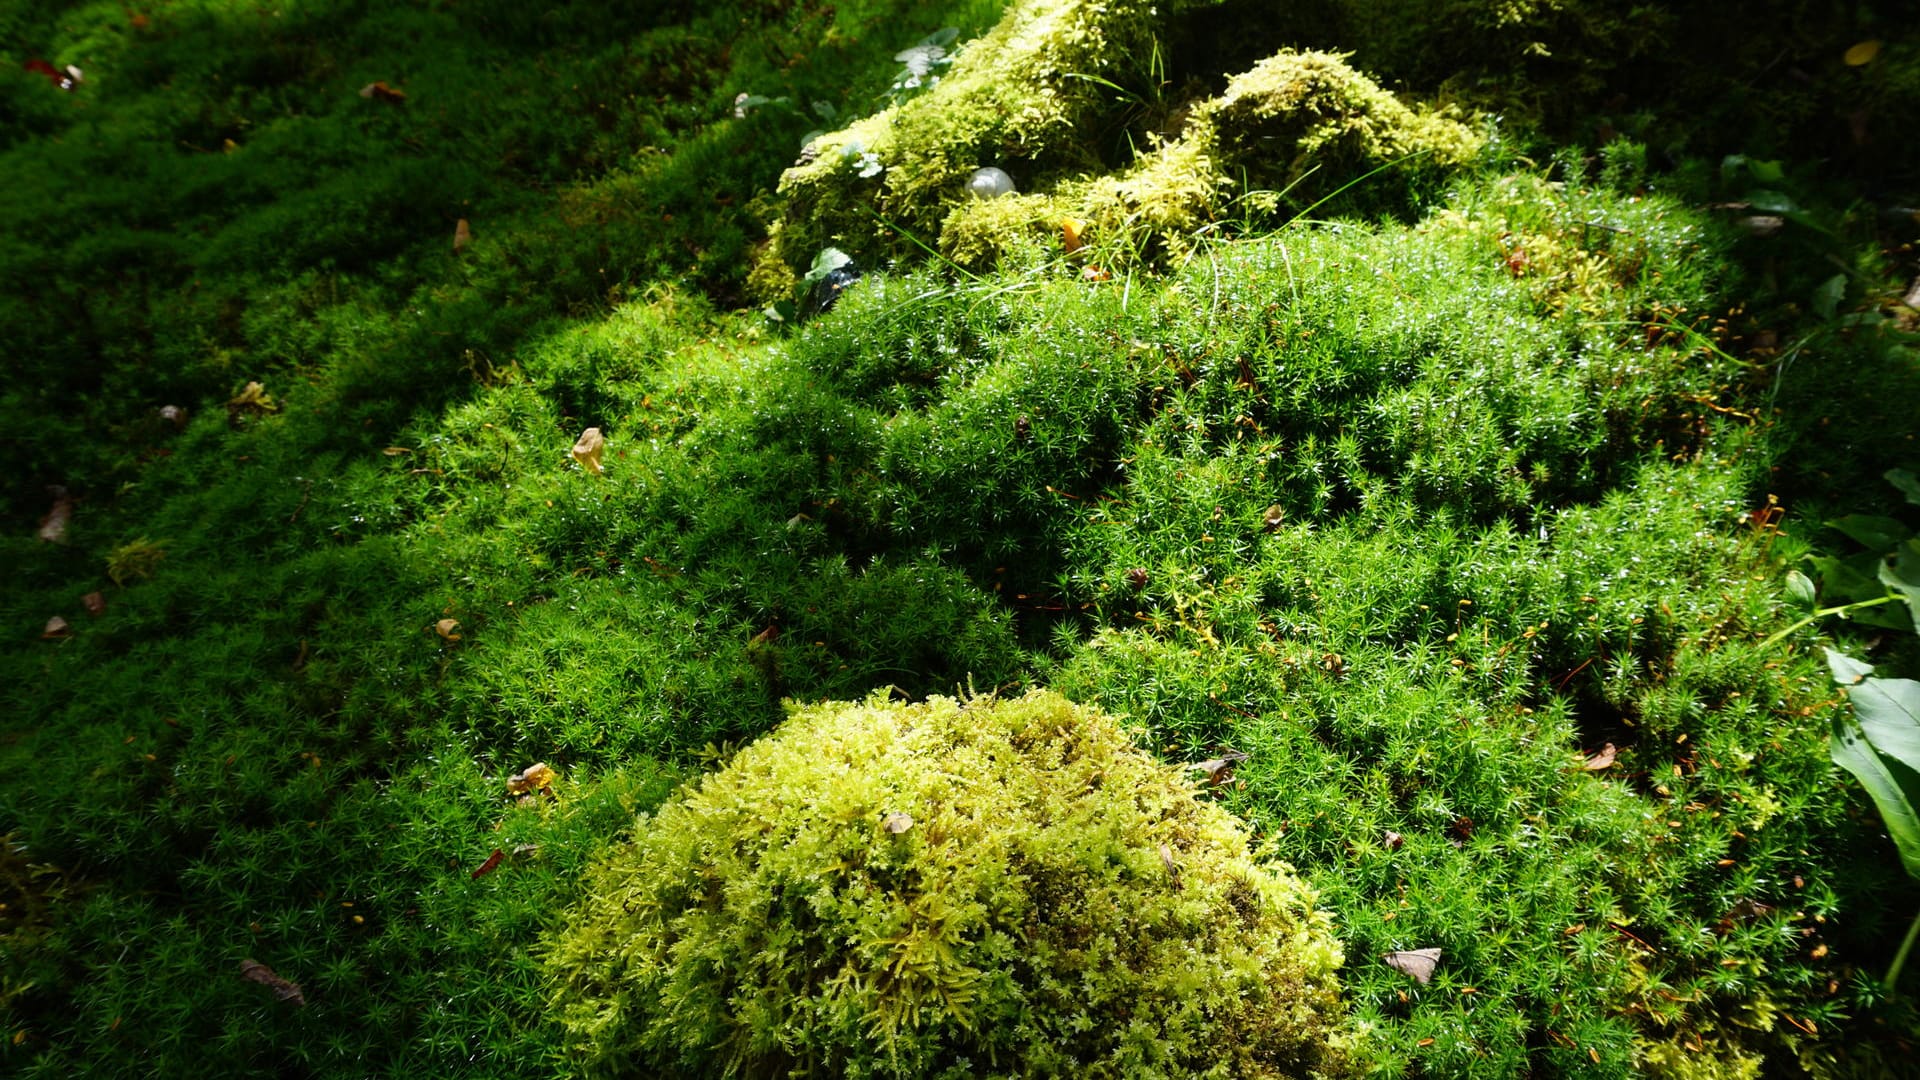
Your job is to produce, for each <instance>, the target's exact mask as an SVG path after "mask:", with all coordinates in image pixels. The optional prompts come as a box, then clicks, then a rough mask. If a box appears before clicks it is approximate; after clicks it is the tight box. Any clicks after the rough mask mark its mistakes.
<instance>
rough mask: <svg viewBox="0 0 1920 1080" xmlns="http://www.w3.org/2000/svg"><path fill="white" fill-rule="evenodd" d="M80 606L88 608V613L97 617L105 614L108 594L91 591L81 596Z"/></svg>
mask: <svg viewBox="0 0 1920 1080" xmlns="http://www.w3.org/2000/svg"><path fill="white" fill-rule="evenodd" d="M80 606H81V607H83V608H86V609H87V614H89V615H93V616H95V617H98V616H101V615H104V614H106V613H107V597H106V594H104V593H99V592H90V593H88V594H87V595H85V596H83V597H81V598H80Z"/></svg>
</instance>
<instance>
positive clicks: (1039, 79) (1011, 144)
mask: <svg viewBox="0 0 1920 1080" xmlns="http://www.w3.org/2000/svg"><path fill="white" fill-rule="evenodd" d="M1162 6H1163V5H1157V4H1149V3H1144V2H1138V0H1111V2H1104V3H1092V2H1089V0H1025V2H1022V3H1018V4H1014V5H1011V6H1010V7H1009V9H1008V11H1007V14H1006V15H1005V17H1003V18H1002V20H1001V22H1000V23H999V24H998V25H997V26H996V27H995V28H994V29H993V30H992V31H991V32H990V33H988V34H987V35H985V36H983V37H981V38H980V39H979V40H977V41H974V42H970V43H968V44H967V45H965V46H963V47H962V48H961V49H960V50H959V54H958V57H957V59H955V61H954V64H953V68H952V71H951V72H950V73H949V74H948V75H947V76H946V77H945V78H944V79H943V80H942V81H940V82H939V84H938V85H936V86H934V87H933V88H932V89H931V90H929V91H928V92H927V93H925V94H924V95H922V96H919V97H915V98H911V99H908V100H905V101H902V102H900V103H898V104H895V105H893V106H890V107H888V108H886V109H884V110H882V111H880V112H878V113H876V114H874V115H873V116H869V117H867V118H865V119H863V120H860V121H857V122H855V123H854V124H852V125H850V126H849V127H847V128H845V129H843V130H841V131H836V132H831V133H828V134H825V135H822V136H820V137H819V138H817V139H815V140H814V141H813V143H812V144H810V145H809V147H808V148H807V151H806V154H805V155H804V160H802V161H801V162H800V163H798V164H796V165H795V166H794V167H793V168H791V169H788V170H787V171H786V172H785V173H784V174H783V175H782V176H781V179H780V188H779V196H780V199H781V210H780V214H779V220H778V221H776V222H775V223H774V226H773V228H772V236H773V240H774V243H773V244H772V245H771V246H770V247H769V248H768V249H767V252H766V255H765V257H764V258H763V260H762V262H763V263H772V264H777V265H774V266H762V267H759V268H757V269H756V282H755V288H756V289H757V290H758V291H759V292H760V293H761V294H762V295H766V296H769V297H772V296H775V295H777V294H779V293H780V292H782V291H783V288H784V287H785V286H786V285H787V283H788V282H789V280H790V278H791V268H794V267H802V266H805V265H807V264H808V263H809V261H810V260H811V259H812V258H813V257H814V255H815V253H816V252H818V251H819V250H821V249H822V248H824V247H826V246H828V245H830V244H831V245H840V246H844V247H847V248H849V249H851V250H854V251H855V252H856V253H857V254H862V255H866V256H872V255H874V254H877V253H878V252H879V251H881V250H884V249H887V248H888V247H889V246H890V245H891V246H893V247H894V248H896V249H898V248H899V245H900V243H901V241H899V240H898V239H897V237H896V236H895V231H896V229H900V228H904V229H906V230H909V231H910V232H912V233H914V234H916V235H917V236H924V237H928V238H930V239H932V241H933V242H934V243H935V244H936V245H937V246H938V248H939V250H940V252H941V253H942V254H943V255H945V256H947V257H948V258H950V259H952V260H953V261H955V262H958V263H960V264H961V265H963V266H969V267H975V268H980V269H985V268H988V267H991V266H992V265H993V263H994V261H995V260H996V259H998V258H1000V257H1001V256H1004V255H1006V254H1009V253H1010V252H1011V251H1012V250H1015V249H1017V248H1019V247H1020V246H1021V245H1022V243H1025V242H1030V241H1033V240H1035V239H1036V238H1044V237H1047V236H1053V237H1055V240H1054V243H1055V244H1057V243H1058V240H1057V237H1058V232H1059V229H1060V227H1061V222H1062V221H1063V220H1064V219H1066V218H1073V219H1076V220H1082V221H1085V222H1088V223H1089V224H1090V225H1091V228H1092V232H1093V235H1094V236H1095V237H1096V238H1097V241H1098V242H1099V243H1100V244H1101V245H1103V246H1104V248H1105V249H1106V250H1105V251H1103V253H1102V254H1101V256H1100V257H1101V260H1102V261H1103V262H1107V263H1110V264H1111V263H1115V262H1121V263H1124V262H1129V261H1132V258H1133V257H1134V256H1136V255H1138V254H1140V253H1141V252H1142V251H1143V250H1149V249H1150V250H1152V251H1155V252H1160V251H1170V252H1172V253H1175V254H1178V253H1180V252H1182V251H1183V250H1184V247H1185V245H1186V243H1187V242H1188V237H1187V234H1189V233H1191V232H1192V231H1193V230H1194V229H1196V228H1198V227H1199V226H1201V225H1203V224H1205V223H1207V222H1209V221H1212V220H1214V219H1215V218H1216V217H1217V216H1218V215H1219V214H1220V212H1221V211H1222V210H1223V208H1224V207H1225V205H1226V203H1227V201H1228V199H1229V197H1230V195H1231V194H1232V193H1233V191H1234V190H1235V188H1236V187H1237V186H1239V185H1240V184H1241V183H1243V182H1245V183H1252V184H1255V185H1256V186H1258V185H1266V184H1271V185H1273V186H1274V187H1284V188H1287V189H1288V190H1292V191H1294V192H1295V194H1298V195H1301V196H1303V197H1305V196H1310V195H1312V194H1313V193H1316V192H1319V193H1326V192H1331V191H1332V190H1334V189H1336V188H1338V187H1339V186H1340V184H1341V182H1342V181H1344V180H1351V179H1353V178H1355V177H1358V176H1360V175H1363V174H1365V173H1367V172H1369V171H1370V170H1372V169H1376V168H1379V167H1381V166H1384V165H1386V164H1388V163H1389V162H1397V161H1405V160H1413V159H1418V160H1419V164H1420V166H1421V168H1422V169H1425V170H1438V171H1440V172H1445V171H1447V170H1451V169H1453V168H1456V167H1458V166H1460V165H1462V164H1464V163H1466V162H1468V161H1470V160H1472V158H1473V157H1474V155H1475V154H1477V153H1478V152H1479V150H1480V148H1481V145H1482V142H1483V140H1482V137H1481V136H1480V135H1479V134H1478V133H1477V132H1475V131H1474V130H1473V129H1472V128H1470V127H1468V126H1467V125H1466V124H1464V123H1462V122H1461V121H1460V120H1459V119H1457V118H1455V117H1454V116H1452V115H1447V114H1443V113H1442V112H1437V111H1434V110H1431V109H1416V108H1412V107H1409V106H1408V105H1406V104H1404V103H1402V102H1401V101H1400V100H1399V99H1398V98H1396V97H1395V96H1394V95H1392V94H1391V93H1388V92H1387V91H1386V90H1384V89H1382V88H1381V87H1380V86H1379V85H1378V84H1377V83H1376V82H1374V81H1373V80H1372V79H1370V78H1368V77H1367V76H1366V75H1365V74H1363V73H1361V72H1359V71H1356V70H1355V69H1353V68H1352V67H1349V66H1348V65H1347V64H1346V62H1345V60H1344V58H1343V57H1341V56H1339V55H1336V54H1332V53H1324V52H1301V51H1297V50H1293V49H1282V50H1280V51H1279V52H1277V53H1275V54H1273V55H1271V56H1269V57H1268V58H1267V59H1265V60H1264V61H1262V62H1261V63H1259V64H1258V65H1256V66H1255V67H1253V68H1252V69H1251V70H1249V71H1245V72H1242V73H1240V74H1238V75H1236V76H1234V77H1232V78H1231V79H1227V80H1226V83H1227V88H1226V92H1225V93H1224V94H1223V95H1221V96H1219V97H1213V98H1204V99H1203V98H1201V97H1195V98H1193V99H1192V100H1188V101H1184V102H1183V104H1182V106H1181V107H1180V108H1179V109H1177V110H1172V112H1170V113H1169V115H1168V116H1166V117H1165V119H1166V120H1167V122H1168V126H1169V130H1171V131H1177V137H1175V136H1174V135H1170V134H1168V133H1166V132H1160V131H1143V132H1142V133H1141V138H1142V139H1143V140H1144V145H1143V146H1141V147H1139V148H1138V152H1137V153H1130V154H1129V160H1128V161H1126V162H1124V163H1111V162H1107V161H1104V160H1103V159H1102V156H1101V154H1100V153H1099V152H1098V149H1097V148H1098V146H1099V144H1100V143H1101V142H1102V139H1103V136H1102V134H1101V133H1102V132H1110V131H1111V130H1115V129H1117V128H1124V127H1126V126H1127V122H1128V118H1129V116H1132V118H1133V119H1134V120H1136V121H1138V120H1140V119H1141V118H1142V117H1143V116H1145V115H1148V114H1151V113H1154V112H1155V110H1154V109H1149V108H1143V107H1142V106H1141V105H1140V104H1139V103H1138V102H1136V103H1135V104H1129V103H1128V102H1127V101H1125V100H1123V99H1125V98H1126V97H1127V96H1128V95H1126V94H1125V93H1122V94H1120V95H1119V96H1118V98H1116V96H1115V94H1114V93H1111V92H1109V88H1113V87H1117V86H1118V84H1119V83H1120V82H1137V81H1139V80H1140V79H1142V78H1145V77H1146V75H1144V74H1143V71H1144V70H1145V69H1151V68H1152V67H1153V65H1154V61H1153V60H1152V59H1151V58H1152V57H1153V56H1156V55H1157V52H1156V50H1157V48H1158V46H1157V45H1156V42H1157V40H1158V38H1157V35H1159V34H1161V33H1163V32H1166V31H1169V30H1170V29H1172V28H1174V27H1176V26H1177V25H1178V24H1179V23H1180V21H1181V20H1180V14H1181V13H1180V11H1179V10H1178V8H1177V6H1176V7H1174V8H1173V9H1172V10H1169V11H1168V12H1167V13H1166V14H1162V13H1161V10H1160V8H1161V7H1162ZM1207 75H1208V76H1209V78H1212V77H1214V76H1216V75H1218V76H1220V77H1221V78H1225V76H1224V73H1216V72H1208V73H1207ZM1116 80H1117V82H1116ZM1154 93H1155V94H1157V93H1158V91H1155V92H1154ZM1136 97H1137V96H1136ZM1164 104H1170V103H1164ZM1176 113H1177V118H1176V116H1175V115H1174V114H1176ZM1129 145H1130V146H1131V145H1132V144H1131V143H1129ZM983 165H1005V166H1006V167H1007V168H1009V169H1011V170H1012V171H1013V174H1014V177H1015V179H1016V181H1017V182H1018V183H1019V185H1020V187H1021V189H1022V190H1023V191H1026V192H1028V194H1026V195H1022V196H1018V197H1016V198H1012V199H1007V198H1002V199H993V200H987V201H981V200H977V199H974V198H972V197H971V196H970V195H969V194H968V191H967V188H966V179H967V177H968V175H969V174H971V173H972V171H973V170H974V169H976V168H978V167H980V166H983ZM1316 172H1318V173H1320V174H1321V175H1319V176H1318V177H1317V178H1316V180H1317V182H1316V183H1314V184H1309V185H1306V186H1304V187H1303V186H1301V183H1302V181H1304V180H1306V179H1307V177H1308V175H1309V174H1312V173H1316ZM1400 179H1401V181H1402V182H1405V180H1406V177H1404V176H1403V177H1401V178H1400ZM1274 202H1275V200H1274V198H1273V197H1272V196H1271V193H1269V194H1268V196H1267V197H1266V198H1265V201H1264V203H1263V202H1262V201H1261V200H1260V199H1255V200H1254V201H1253V203H1252V204H1250V205H1249V206H1247V207H1245V208H1244V209H1247V210H1252V209H1257V208H1260V207H1262V206H1264V207H1265V208H1268V209H1271V207H1272V205H1273V204H1274ZM900 250H903V251H904V249H900ZM781 267H785V268H787V269H786V270H785V271H784V272H783V271H782V270H781V269H780V268H781Z"/></svg>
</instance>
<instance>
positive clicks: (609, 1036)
mask: <svg viewBox="0 0 1920 1080" xmlns="http://www.w3.org/2000/svg"><path fill="white" fill-rule="evenodd" d="M1195 794H1196V792H1195V788H1194V786H1193V784H1192V782H1191V781H1190V780H1188V779H1186V778H1184V777H1183V776H1182V775H1181V773H1180V772H1179V771H1178V770H1176V769H1172V768H1169V767H1167V766H1165V765H1162V764H1160V763H1158V762H1156V761H1155V760H1154V759H1153V758H1151V757H1149V756H1148V755H1147V754H1145V753H1143V752H1141V751H1140V750H1139V749H1137V748H1135V746H1134V745H1133V743H1132V742H1131V740H1130V739H1129V738H1128V736H1127V733H1126V732H1125V731H1124V730H1123V729H1122V728H1121V726H1120V725H1119V724H1118V723H1117V722H1116V721H1115V720H1114V719H1112V718H1111V717H1109V716H1107V715H1105V714H1102V713H1100V712H1098V711H1096V710H1093V709H1089V708H1083V707H1081V706H1078V705H1075V704H1074V703H1073V702H1071V701H1068V700H1067V699H1065V698H1063V697H1061V696H1059V695H1057V694H1052V693H1044V692H1035V693H1030V694H1028V695H1027V696H1025V697H1022V698H1020V699H1018V700H1010V701H999V700H995V699H975V700H973V701H970V702H965V703H962V702H957V701H953V700H949V699H946V698H938V697H936V698H932V699H929V700H928V701H927V702H926V703H924V704H919V705H900V704H894V703H889V702H887V701H886V700H885V699H884V698H883V697H881V696H875V697H873V698H870V699H869V700H867V701H866V702H865V703H861V704H840V703H828V704H823V705H817V706H810V707H804V708H796V709H793V710H792V713H791V715H790V717H789V718H788V720H787V722H786V724H785V725H784V726H783V727H782V728H781V729H780V730H779V731H777V732H776V733H775V734H773V735H771V736H768V737H767V738H765V739H762V740H760V741H759V742H757V743H755V744H754V745H752V746H750V747H748V748H746V749H745V750H743V751H741V752H740V753H739V754H738V755H737V756H736V757H734V758H733V760H732V761H731V762H730V763H729V764H728V765H727V766H726V767H725V768H723V769H721V770H720V771H718V772H716V773H713V774H711V775H709V776H707V777H706V778H705V780H704V781H702V782H701V783H700V785H699V786H698V787H697V788H695V789H691V790H689V791H687V792H686V793H685V794H684V795H682V796H681V797H679V798H676V799H674V800H673V801H671V802H670V803H668V804H667V805H666V806H665V807H663V808H662V809H661V810H660V812H659V813H658V814H657V815H656V816H655V817H653V818H652V819H651V820H647V821H644V822H643V823H642V825H641V826H640V828H639V829H638V830H637V831H636V834H635V837H634V839H633V842H632V843H630V844H627V845H624V846H621V847H620V848H618V849H617V850H615V851H614V852H613V853H612V854H611V856H610V857H609V858H607V859H606V860H605V861H604V862H603V863H602V864H601V865H600V866H599V867H598V868H597V870H596V871H595V872H594V874H593V876H592V881H591V886H590V888H589V899H588V900H587V901H586V902H585V903H584V904H582V905H581V906H580V907H579V908H578V909H577V910H576V911H574V912H573V913H572V914H571V916H570V918H569V919H568V922H567V925H566V927H565V928H564V929H563V930H562V931H561V932H560V934H559V935H558V937H557V939H556V940H555V941H554V943H553V947H552V950H551V956H550V960H549V963H550V966H551V969H552V971H553V972H554V973H555V975H556V976H557V977H558V979H559V983H560V989H559V991H558V993H557V995H556V999H555V1006H556V1008H557V1010H558V1012H559V1015H560V1017H561V1019H562V1021H563V1022H564V1023H565V1025H566V1027H567V1029H568V1031H569V1033H570V1035H571V1038H572V1042H573V1044H574V1047H575V1049H576V1050H577V1051H578V1052H579V1053H580V1054H581V1055H582V1057H583V1058H584V1059H585V1060H586V1063H587V1064H588V1066H589V1067H590V1068H594V1069H597V1070H599V1071H601V1072H605V1073H625V1074H632V1073H633V1072H634V1071H635V1070H641V1069H644V1070H646V1071H648V1072H649V1073H650V1074H667V1075H699V1076H710V1075H719V1074H722V1073H724V1074H726V1075H744V1076H774V1075H781V1076H788V1075H791V1076H823V1077H825V1076H835V1077H837V1076H860V1077H877V1076H897V1077H931V1076H951V1077H961V1076H966V1077H972V1076H987V1075H1105V1076H1127V1077H1173V1076H1180V1077H1188V1076H1201V1075H1204V1076H1214V1077H1229V1076H1231V1077H1282V1076H1287V1077H1307V1076H1332V1075H1343V1074H1345V1073H1346V1072H1347V1071H1348V1064H1347V1061H1348V1059H1347V1055H1346V1052H1345V1048H1346V1047H1347V1045H1348V1042H1349V1038H1350V1033H1349V1029H1348V1028H1347V1027H1346V1026H1345V1024H1344V1021H1343V1015H1342V1008H1341V1005H1340V1002H1339V999H1338V986H1337V984H1336V981H1335V978H1334V971H1335V969H1336V968H1337V967H1338V966H1339V964H1340V960H1341V952H1340V947H1339V945H1338V943H1337V942H1336V941H1335V940H1334V938H1333V936H1332V933H1331V930H1330V927H1329V924H1328V922H1327V919H1326V917H1325V916H1324V915H1322V914H1320V913H1318V912H1316V911H1315V910H1314V909H1313V895H1312V893H1311V892H1310V891H1309V890H1308V889H1307V888H1306V887H1305V886H1304V885H1303V884H1302V883H1301V882H1299V881H1298V880H1297V879H1296V878H1295V877H1294V876H1293V875H1292V873H1291V871H1290V870H1289V869H1288V868H1286V867H1283V866H1269V865H1262V864H1260V863H1257V862H1255V861H1254V860H1253V859H1252V858H1251V857H1249V855H1248V851H1247V837H1246V833H1245V831H1244V829H1243V828H1242V826H1241V824H1240V822H1239V821H1238V820H1237V819H1236V818H1234V817H1233V816H1232V815H1231V814H1229V813H1228V812H1227V811H1225V810H1224V809H1221V808H1220V807H1219V806H1217V805H1214V804H1212V803H1208V802H1203V801H1200V800H1199V799H1197V798H1196V797H1195Z"/></svg>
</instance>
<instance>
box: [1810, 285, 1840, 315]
mask: <svg viewBox="0 0 1920 1080" xmlns="http://www.w3.org/2000/svg"><path fill="white" fill-rule="evenodd" d="M1846 297H1847V275H1845V274H1835V275H1833V276H1832V277H1830V278H1828V279H1827V280H1825V281H1823V282H1821V283H1820V285H1819V287H1818V288H1816V289H1814V290H1813V313H1814V314H1815V315H1818V316H1820V317H1821V318H1823V319H1831V318H1833V317H1834V315H1835V314H1836V313H1838V312H1839V310H1840V301H1842V300H1844V299H1846Z"/></svg>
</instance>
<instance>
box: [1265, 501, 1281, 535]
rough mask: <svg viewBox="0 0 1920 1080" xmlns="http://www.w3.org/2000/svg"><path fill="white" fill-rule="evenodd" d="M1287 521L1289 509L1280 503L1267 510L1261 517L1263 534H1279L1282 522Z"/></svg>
mask: <svg viewBox="0 0 1920 1080" xmlns="http://www.w3.org/2000/svg"><path fill="white" fill-rule="evenodd" d="M1286 519H1287V509H1286V507H1284V506H1281V505H1280V504H1279V503H1274V504H1273V505H1272V506H1269V507H1267V508H1266V510H1265V511H1263V512H1262V513H1261V515H1260V531H1261V532H1278V531H1279V529H1280V524H1281V522H1284V521H1285V520H1286Z"/></svg>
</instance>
